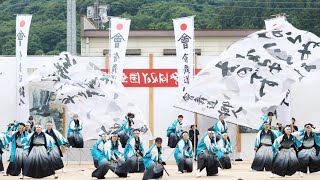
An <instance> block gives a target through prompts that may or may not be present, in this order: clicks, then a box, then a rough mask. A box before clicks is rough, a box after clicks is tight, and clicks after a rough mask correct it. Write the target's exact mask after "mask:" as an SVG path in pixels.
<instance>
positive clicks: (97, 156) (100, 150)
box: [91, 133, 110, 179]
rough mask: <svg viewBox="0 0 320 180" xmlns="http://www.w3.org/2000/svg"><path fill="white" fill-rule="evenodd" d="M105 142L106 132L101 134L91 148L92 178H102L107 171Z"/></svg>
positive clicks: (106, 139) (106, 140) (106, 138)
mask: <svg viewBox="0 0 320 180" xmlns="http://www.w3.org/2000/svg"><path fill="white" fill-rule="evenodd" d="M107 142H108V135H107V134H106V133H103V134H101V139H99V140H98V141H97V142H96V143H95V144H94V146H93V147H92V149H91V155H92V157H93V161H94V166H95V168H97V169H95V170H94V171H93V173H92V178H93V179H95V178H97V179H104V176H105V175H106V174H107V172H108V170H109V169H108V168H107V164H108V160H107V156H106V153H107V151H106V150H107V148H110V147H107Z"/></svg>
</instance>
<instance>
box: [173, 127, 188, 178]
mask: <svg viewBox="0 0 320 180" xmlns="http://www.w3.org/2000/svg"><path fill="white" fill-rule="evenodd" d="M181 136H182V139H180V140H179V142H178V144H177V146H176V149H175V151H174V159H175V160H176V164H177V165H178V173H183V172H184V171H187V172H192V169H193V164H192V158H193V154H192V143H191V141H190V140H189V134H188V132H187V131H184V132H182V134H181Z"/></svg>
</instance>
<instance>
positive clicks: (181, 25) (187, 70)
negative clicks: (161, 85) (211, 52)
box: [173, 16, 194, 125]
mask: <svg viewBox="0 0 320 180" xmlns="http://www.w3.org/2000/svg"><path fill="white" fill-rule="evenodd" d="M173 27H174V36H175V44H176V57H177V72H178V86H179V91H180V92H184V91H185V89H186V88H187V86H188V85H189V84H190V82H191V81H192V79H193V73H194V72H193V69H194V68H193V57H194V16H190V17H183V18H178V19H173ZM179 114H182V115H183V116H184V123H183V124H184V125H191V124H194V113H191V112H187V111H183V110H180V112H179Z"/></svg>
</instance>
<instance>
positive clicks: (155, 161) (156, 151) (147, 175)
mask: <svg viewBox="0 0 320 180" xmlns="http://www.w3.org/2000/svg"><path fill="white" fill-rule="evenodd" d="M161 145H162V139H161V138H159V137H157V138H156V139H155V143H154V144H153V145H152V146H151V148H150V149H149V150H148V152H147V153H146V155H145V156H144V157H143V164H144V167H145V171H144V174H143V178H142V179H143V180H146V179H157V178H160V177H162V176H163V165H165V163H164V162H163V161H162V147H161Z"/></svg>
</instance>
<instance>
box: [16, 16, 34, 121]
mask: <svg viewBox="0 0 320 180" xmlns="http://www.w3.org/2000/svg"><path fill="white" fill-rule="evenodd" d="M31 19H32V15H21V14H18V15H17V18H16V59H17V61H16V62H17V68H16V69H17V84H19V83H21V82H23V81H25V80H26V78H27V77H28V73H27V68H26V67H25V66H24V63H23V61H24V59H25V58H26V57H27V52H28V38H29V30H30V24H31ZM28 95H29V91H28V88H27V87H24V86H21V87H18V88H17V100H16V106H17V120H18V121H19V122H25V121H26V120H27V118H28V117H29V115H30V111H29V96H28Z"/></svg>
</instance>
